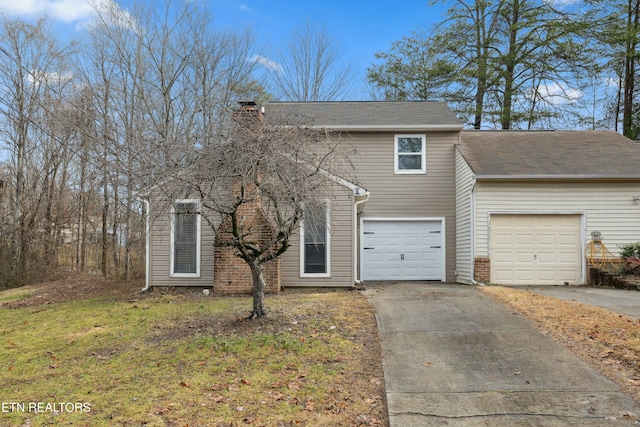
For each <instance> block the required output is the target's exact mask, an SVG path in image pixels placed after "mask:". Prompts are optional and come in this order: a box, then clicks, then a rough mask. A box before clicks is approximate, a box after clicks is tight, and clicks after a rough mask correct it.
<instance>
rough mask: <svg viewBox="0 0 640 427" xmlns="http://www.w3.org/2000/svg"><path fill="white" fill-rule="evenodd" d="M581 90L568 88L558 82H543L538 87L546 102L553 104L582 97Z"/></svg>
mask: <svg viewBox="0 0 640 427" xmlns="http://www.w3.org/2000/svg"><path fill="white" fill-rule="evenodd" d="M583 95H584V94H583V93H582V91H581V90H578V89H573V88H567V87H564V85H562V84H560V83H556V82H550V83H543V84H542V85H541V86H540V87H539V88H538V96H539V97H540V98H542V99H543V100H544V101H545V102H547V103H549V104H553V105H561V104H566V103H569V102H572V101H574V100H576V99H580V98H582V96H583Z"/></svg>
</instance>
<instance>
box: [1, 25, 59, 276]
mask: <svg viewBox="0 0 640 427" xmlns="http://www.w3.org/2000/svg"><path fill="white" fill-rule="evenodd" d="M0 28H1V30H0V122H1V126H0V127H1V128H2V133H3V139H4V140H5V141H6V142H7V145H8V151H9V155H8V158H7V166H8V168H7V169H9V170H10V171H11V184H10V187H9V188H8V190H9V191H8V194H9V197H8V198H9V205H10V209H11V211H12V214H11V220H10V221H9V230H8V235H4V236H2V238H3V240H4V242H7V241H8V246H9V257H6V256H5V257H3V261H5V262H6V261H8V265H5V266H3V268H2V270H3V274H2V275H3V276H4V277H3V278H2V279H3V282H4V284H7V283H9V284H15V285H20V284H23V283H24V282H25V281H26V280H28V278H29V277H30V276H32V275H33V273H34V271H33V270H35V269H37V268H40V267H43V266H44V265H45V263H41V262H33V261H34V259H37V258H38V257H39V256H41V254H37V252H38V251H39V249H38V248H35V247H34V246H35V243H36V242H39V241H48V242H49V244H50V243H51V242H50V239H51V236H52V235H53V234H55V233H54V231H53V225H54V223H53V219H54V217H57V213H55V212H53V211H52V209H53V207H54V205H56V204H57V203H56V201H55V200H54V198H55V197H56V195H57V193H58V191H57V189H58V186H59V185H60V179H61V175H60V174H59V172H60V171H61V170H62V168H63V167H64V165H65V164H66V163H65V162H66V158H65V157H64V156H63V154H64V153H63V151H64V150H63V148H64V146H63V145H61V143H63V141H62V139H64V138H65V137H64V136H63V133H64V131H63V130H62V128H61V127H60V126H58V124H59V122H58V120H52V119H53V117H54V114H53V113H52V112H53V111H54V110H56V109H57V108H58V107H57V105H59V98H60V95H59V92H60V91H61V90H62V89H61V88H62V87H63V86H64V82H65V78H64V68H63V59H64V58H63V50H62V49H61V48H60V47H59V46H58V43H57V40H56V39H55V37H53V35H52V33H51V31H50V28H49V24H48V22H47V21H46V20H41V21H38V22H37V23H35V24H27V23H25V22H22V21H18V20H11V19H8V18H2V23H1V25H0ZM54 86H56V87H57V89H52V88H53V87H54ZM45 221H48V223H45ZM46 234H48V236H45V235H46ZM4 242H3V243H4ZM3 249H4V248H3ZM47 252H49V255H51V254H52V248H51V247H49V248H48V249H47Z"/></svg>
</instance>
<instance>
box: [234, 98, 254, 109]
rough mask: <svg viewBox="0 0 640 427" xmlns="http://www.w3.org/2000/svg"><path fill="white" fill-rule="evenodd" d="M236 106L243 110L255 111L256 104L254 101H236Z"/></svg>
mask: <svg viewBox="0 0 640 427" xmlns="http://www.w3.org/2000/svg"><path fill="white" fill-rule="evenodd" d="M238 104H239V105H240V107H242V108H243V109H244V110H255V109H256V106H257V105H258V104H257V103H256V101H249V100H247V101H238Z"/></svg>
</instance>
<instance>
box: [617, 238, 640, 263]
mask: <svg viewBox="0 0 640 427" xmlns="http://www.w3.org/2000/svg"><path fill="white" fill-rule="evenodd" d="M620 257H621V258H623V259H628V258H640V242H635V243H627V244H626V245H623V246H620Z"/></svg>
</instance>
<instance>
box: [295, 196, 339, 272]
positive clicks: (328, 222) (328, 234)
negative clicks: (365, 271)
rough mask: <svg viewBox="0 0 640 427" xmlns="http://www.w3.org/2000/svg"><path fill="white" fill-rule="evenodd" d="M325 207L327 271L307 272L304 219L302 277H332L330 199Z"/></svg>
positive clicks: (301, 240) (301, 229)
mask: <svg viewBox="0 0 640 427" xmlns="http://www.w3.org/2000/svg"><path fill="white" fill-rule="evenodd" d="M324 208H325V215H326V218H325V233H326V242H325V245H326V252H325V257H326V263H327V264H326V265H327V269H326V270H327V271H326V272H325V273H305V271H304V261H305V252H304V250H305V243H304V219H303V220H302V221H300V277H308V278H311V277H331V204H330V203H329V200H325V201H324Z"/></svg>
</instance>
